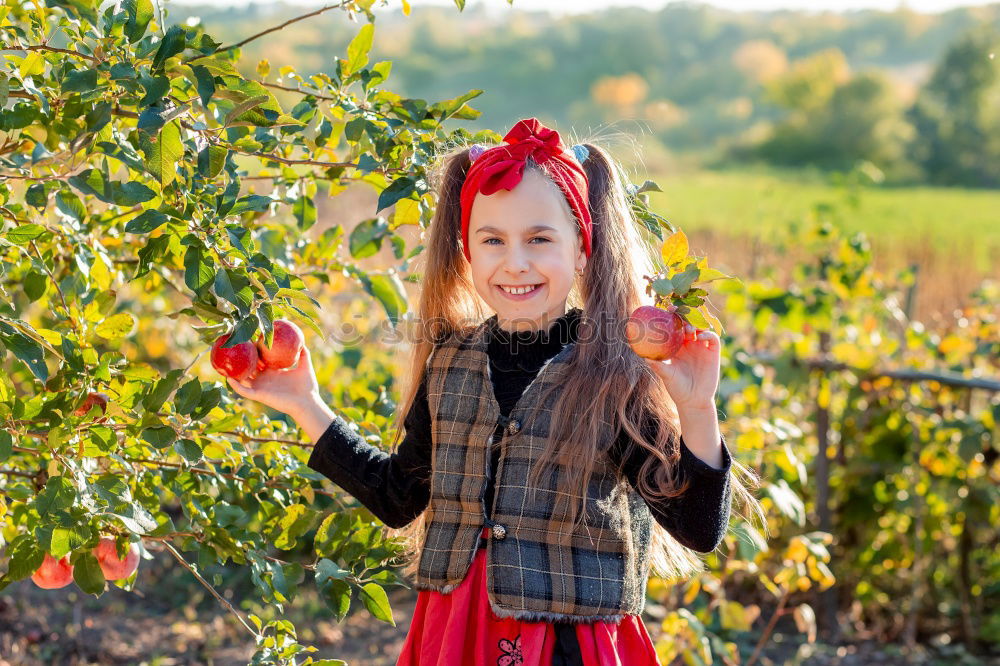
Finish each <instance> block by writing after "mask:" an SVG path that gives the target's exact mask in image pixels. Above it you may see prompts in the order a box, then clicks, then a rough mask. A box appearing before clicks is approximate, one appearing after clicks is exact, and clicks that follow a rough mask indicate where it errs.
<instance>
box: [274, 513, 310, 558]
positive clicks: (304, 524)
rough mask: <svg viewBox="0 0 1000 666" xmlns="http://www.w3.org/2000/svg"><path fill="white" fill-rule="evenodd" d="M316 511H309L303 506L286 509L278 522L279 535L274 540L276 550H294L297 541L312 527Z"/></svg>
mask: <svg viewBox="0 0 1000 666" xmlns="http://www.w3.org/2000/svg"><path fill="white" fill-rule="evenodd" d="M315 515H316V512H315V511H309V510H308V509H307V508H306V507H305V505H303V504H293V505H291V506H289V507H286V508H285V510H284V512H283V513H282V515H281V520H279V521H278V529H277V530H276V531H277V534H276V535H275V539H274V546H275V548H279V549H281V550H292V549H293V548H295V544H296V541H297V540H298V538H299V537H300V536H302V535H303V534H305V533H306V532H307V531H308V530H309V528H310V527H311V526H312V522H313V518H314V517H315Z"/></svg>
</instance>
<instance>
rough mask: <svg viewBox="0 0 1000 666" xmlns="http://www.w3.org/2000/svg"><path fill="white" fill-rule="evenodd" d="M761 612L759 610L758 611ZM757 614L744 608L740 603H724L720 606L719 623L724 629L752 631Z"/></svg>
mask: <svg viewBox="0 0 1000 666" xmlns="http://www.w3.org/2000/svg"><path fill="white" fill-rule="evenodd" d="M758 612H759V609H758ZM755 616H756V615H755V614H754V613H753V611H751V610H750V609H749V608H744V607H743V604H741V603H740V602H738V601H724V602H723V603H722V604H721V605H720V606H719V621H720V622H721V623H722V627H723V629H734V630H736V631H750V625H751V624H752V623H753V620H754V618H755Z"/></svg>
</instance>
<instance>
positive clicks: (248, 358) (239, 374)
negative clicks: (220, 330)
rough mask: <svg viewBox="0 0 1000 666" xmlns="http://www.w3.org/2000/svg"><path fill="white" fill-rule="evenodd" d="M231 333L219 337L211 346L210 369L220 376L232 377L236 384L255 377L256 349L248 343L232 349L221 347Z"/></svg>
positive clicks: (252, 344)
mask: <svg viewBox="0 0 1000 666" xmlns="http://www.w3.org/2000/svg"><path fill="white" fill-rule="evenodd" d="M230 335H232V334H231V333H227V334H225V335H223V336H221V337H219V338H218V339H217V340H216V341H215V343H214V344H213V345H212V354H211V359H212V367H213V368H215V369H216V370H217V371H218V372H219V373H220V374H221V375H222V376H224V377H232V378H233V379H235V380H236V381H238V382H245V381H248V380H252V379H253V378H254V377H256V376H257V347H256V345H254V343H252V342H250V341H246V342H241V343H239V344H238V345H233V346H232V347H223V346H222V345H224V344H226V341H227V340H229V336H230Z"/></svg>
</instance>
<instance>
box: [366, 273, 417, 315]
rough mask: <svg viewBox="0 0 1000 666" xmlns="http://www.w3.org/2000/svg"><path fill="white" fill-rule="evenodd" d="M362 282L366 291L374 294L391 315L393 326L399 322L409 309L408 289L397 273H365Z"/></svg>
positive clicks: (387, 313)
mask: <svg viewBox="0 0 1000 666" xmlns="http://www.w3.org/2000/svg"><path fill="white" fill-rule="evenodd" d="M361 284H362V285H363V286H364V288H365V291H367V292H368V293H369V294H371V295H372V296H374V297H375V298H376V299H377V300H378V302H379V303H381V304H382V307H383V308H385V313H386V315H388V317H389V321H391V322H392V325H393V326H396V324H398V323H399V318H400V317H401V316H402V315H403V314H405V313H406V311H407V309H408V305H407V299H406V289H405V288H404V287H403V282H402V280H400V279H399V275H398V274H397V273H391V274H369V275H363V276H362V278H361Z"/></svg>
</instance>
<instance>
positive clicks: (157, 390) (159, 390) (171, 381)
mask: <svg viewBox="0 0 1000 666" xmlns="http://www.w3.org/2000/svg"><path fill="white" fill-rule="evenodd" d="M183 375H184V370H183V369H180V368H174V369H173V370H171V371H169V372H168V373H167V375H166V377H162V378H161V379H160V380H159V381H158V382H156V385H155V386H154V387H153V389H152V390H151V391H150V392H149V393H148V394H146V397H145V398H143V401H142V405H143V407H145V408H146V411H148V412H158V411H160V408H161V407H163V403H164V402H166V400H167V398H169V397H170V394H171V393H173V392H174V389H176V388H177V385H178V384H179V383H180V381H181V377H182V376H183Z"/></svg>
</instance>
